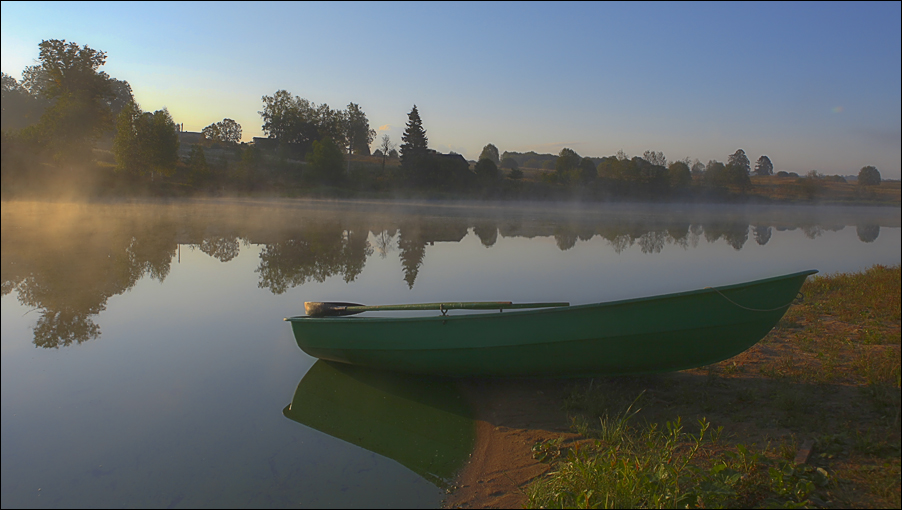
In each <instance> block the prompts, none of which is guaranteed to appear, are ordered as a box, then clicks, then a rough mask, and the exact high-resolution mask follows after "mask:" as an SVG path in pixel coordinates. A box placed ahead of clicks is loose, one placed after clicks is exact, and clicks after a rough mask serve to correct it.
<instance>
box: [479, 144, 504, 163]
mask: <svg viewBox="0 0 902 510" xmlns="http://www.w3.org/2000/svg"><path fill="white" fill-rule="evenodd" d="M479 159H480V160H482V159H490V160H492V163H495V166H498V165H500V164H501V157H500V156H499V155H498V147H495V145H494V144H491V143H490V144H488V145H486V146H485V147H483V148H482V152H481V153H480V154H479Z"/></svg>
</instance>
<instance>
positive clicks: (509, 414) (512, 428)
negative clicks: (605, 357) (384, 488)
mask: <svg viewBox="0 0 902 510" xmlns="http://www.w3.org/2000/svg"><path fill="white" fill-rule="evenodd" d="M460 384H461V390H462V391H463V393H464V395H466V397H467V398H468V400H469V401H470V404H471V406H473V410H474V412H475V414H476V416H477V417H479V419H478V420H477V421H476V445H475V447H474V451H473V455H472V457H471V459H470V461H469V463H468V464H467V465H466V466H465V467H464V469H463V471H462V472H461V474H460V476H459V478H458V481H457V486H456V489H455V490H454V491H453V492H452V493H451V494H450V495H449V496H448V498H447V499H446V500H445V507H446V508H522V507H523V505H524V504H525V502H526V495H525V493H524V492H523V489H524V488H525V486H526V484H527V483H529V481H531V480H532V479H533V478H535V477H537V476H540V475H542V474H543V473H545V471H547V470H548V467H549V466H548V464H544V463H542V462H539V461H538V460H535V459H534V458H533V456H532V447H533V445H535V444H536V443H537V442H539V441H544V440H549V439H555V438H559V437H562V438H564V440H565V443H566V442H567V441H572V440H574V439H575V438H577V437H578V436H577V434H575V433H573V432H571V430H570V426H569V422H568V418H567V414H566V413H565V412H564V411H563V409H562V406H561V403H562V402H563V401H564V399H565V398H566V397H567V395H568V393H569V392H570V390H571V388H572V383H570V382H568V381H567V380H560V379H557V380H555V379H513V380H467V381H462V382H461V383H460Z"/></svg>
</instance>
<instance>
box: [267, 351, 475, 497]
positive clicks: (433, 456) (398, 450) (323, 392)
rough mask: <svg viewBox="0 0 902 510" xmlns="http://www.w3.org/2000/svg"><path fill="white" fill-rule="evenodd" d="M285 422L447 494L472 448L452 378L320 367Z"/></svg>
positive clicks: (467, 416)
mask: <svg viewBox="0 0 902 510" xmlns="http://www.w3.org/2000/svg"><path fill="white" fill-rule="evenodd" d="M282 414H284V415H285V416H286V417H287V418H290V419H292V420H294V421H296V422H298V423H300V424H302V425H306V426H308V427H312V428H314V429H316V430H319V431H320V432H324V433H326V434H329V435H330V436H333V437H336V438H338V439H341V440H343V441H347V442H349V443H351V444H354V445H357V446H360V447H361V448H365V449H367V450H370V451H372V452H375V453H378V454H379V455H382V456H384V457H388V458H390V459H393V460H395V461H397V462H399V463H400V464H402V465H404V466H405V467H407V468H408V469H410V470H412V471H414V472H415V473H417V474H418V475H420V476H422V477H423V478H425V479H426V480H428V481H430V482H431V483H433V484H435V485H436V486H438V487H442V488H447V487H448V486H449V484H450V482H451V481H452V480H453V478H454V477H455V476H456V475H457V472H458V471H459V470H460V469H461V468H462V467H463V465H464V462H466V460H467V458H468V457H469V455H470V453H471V452H472V449H473V444H474V441H475V430H476V429H475V424H474V422H473V420H472V419H471V413H470V410H469V407H468V406H467V404H466V403H465V401H464V399H463V397H462V396H461V394H460V392H459V391H458V390H457V386H456V384H455V382H454V380H453V379H446V378H437V377H429V376H414V375H406V374H399V373H392V372H384V371H379V370H373V369H368V368H362V367H356V366H352V365H345V364H341V363H331V362H328V361H322V360H318V361H317V362H316V363H314V365H313V366H312V367H311V368H310V370H308V371H307V373H306V374H305V375H304V377H303V379H301V382H300V383H298V387H297V390H296V391H295V393H294V398H293V399H292V401H291V404H289V405H288V406H286V407H285V409H283V410H282Z"/></svg>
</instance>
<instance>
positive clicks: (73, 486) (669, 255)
mask: <svg viewBox="0 0 902 510" xmlns="http://www.w3.org/2000/svg"><path fill="white" fill-rule="evenodd" d="M900 223H902V220H900V214H899V209H898V208H876V207H838V208H818V207H736V206H711V207H702V206H697V205H660V204H598V205H595V204H593V205H590V206H585V207H578V206H574V205H553V204H506V205H503V206H486V205H484V204H471V203H414V202H394V203H381V202H365V201H355V202H343V201H314V200H304V201H291V200H278V201H257V200H192V201H146V202H106V203H48V202H3V204H2V265H0V273H2V274H0V277H2V291H3V297H2V346H0V347H2V354H3V356H2V400H3V409H2V416H3V422H2V430H3V440H4V448H3V450H2V474H3V480H4V490H3V494H2V503H3V506H4V507H6V506H86V505H108V506H123V505H129V506H170V505H186V506H199V505H202V504H203V505H212V504H222V505H226V504H228V505H241V506H289V505H291V506H296V505H298V504H301V505H302V506H395V505H398V506H437V505H438V504H439V502H440V500H441V495H442V490H441V489H440V488H439V487H437V486H436V485H435V484H434V483H433V482H435V480H432V481H428V480H426V479H425V478H423V477H422V476H419V475H418V474H417V473H416V472H415V470H412V469H410V468H408V467H405V466H406V465H411V464H409V463H408V464H404V463H403V462H401V461H399V460H398V459H397V458H393V457H392V455H391V454H390V452H388V451H383V453H380V454H377V453H374V452H373V451H370V450H367V449H366V448H365V445H364V446H360V445H355V444H352V443H348V442H346V441H344V440H342V439H339V438H337V437H334V436H333V435H330V434H329V433H328V431H326V432H323V431H322V430H318V429H315V428H312V427H309V426H306V425H304V424H303V423H299V422H298V421H297V420H291V419H286V417H285V416H283V414H282V410H283V408H285V406H286V405H287V404H289V403H290V402H292V401H293V400H295V401H304V399H305V398H307V397H305V396H304V395H295V391H296V390H298V391H301V390H302V389H303V388H314V387H318V385H317V384H314V383H315V381H309V380H308V381H307V382H306V383H304V384H299V381H301V380H302V379H303V377H304V375H305V373H306V372H307V371H308V369H310V367H311V366H312V365H313V363H314V361H315V360H313V359H312V358H309V357H308V356H306V355H305V354H304V353H303V352H301V351H300V350H299V349H298V348H297V346H296V345H295V343H294V339H293V337H292V335H291V331H290V328H289V327H288V326H287V325H286V324H285V323H284V322H282V321H281V319H282V318H283V317H286V316H291V315H299V314H302V313H303V301H352V302H358V303H364V304H390V303H408V302H409V303H416V302H436V301H477V300H505V301H508V300H509V301H514V302H526V301H569V302H571V303H573V304H581V303H590V302H601V301H607V300H613V299H625V298H632V297H642V296H649V295H654V294H659V293H666V292H677V291H684V290H693V289H697V288H701V287H705V286H712V285H722V284H731V283H739V282H743V281H748V280H752V279H756V278H766V277H769V276H775V275H778V274H786V273H790V272H795V271H800V270H805V269H818V270H820V271H821V272H822V273H833V272H838V271H843V272H845V271H858V270H863V269H865V268H867V267H869V266H871V265H873V264H885V265H895V264H899V263H900V245H902V239H900V231H902V228H900V227H902V225H900ZM333 375H334V374H333ZM333 375H330V377H333ZM335 377H337V376H335ZM348 387H349V388H353V386H352V385H351V386H348ZM349 391H351V390H349ZM310 398H312V397H310ZM38 488H40V489H41V491H40V492H38V491H37V489H38Z"/></svg>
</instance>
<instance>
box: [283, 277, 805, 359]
mask: <svg viewBox="0 0 902 510" xmlns="http://www.w3.org/2000/svg"><path fill="white" fill-rule="evenodd" d="M815 273H817V271H814V270H809V271H802V272H798V273H793V274H788V275H785V276H777V277H773V278H767V279H764V280H757V281H753V282H748V283H742V284H736V285H728V286H723V287H713V288H711V287H709V288H704V289H700V290H695V291H689V292H680V293H675V294H667V295H662V296H655V297H647V298H639V299H627V300H621V301H612V302H608V303H599V304H589V305H578V306H567V307H560V306H557V305H560V303H548V304H547V305H551V306H557V307H555V308H546V309H539V310H521V311H510V312H503V313H491V314H486V313H483V314H469V315H444V313H443V314H442V315H435V316H430V317H399V318H392V317H344V316H339V317H309V316H298V317H289V318H286V319H285V320H286V321H289V322H291V327H292V330H293V331H294V336H295V339H296V340H297V343H298V347H300V348H301V350H303V351H304V352H306V353H307V354H309V355H311V356H313V357H316V358H319V359H324V360H329V361H336V362H340V363H349V364H352V365H361V366H367V367H372V368H377V369H383V370H393V371H400V372H409V373H421V374H436V375H451V376H501V377H504V376H573V377H577V376H592V375H618V374H647V373H655V372H669V371H676V370H685V369H689V368H694V367H699V366H703V365H708V364H711V363H716V362H718V361H722V360H725V359H727V358H730V357H733V356H735V355H737V354H739V353H741V352H743V351H745V350H746V349H748V348H749V347H751V346H752V345H754V344H755V343H756V342H758V341H759V340H761V339H762V338H764V336H765V335H766V334H767V333H768V332H769V331H770V330H771V329H772V328H773V327H774V326H775V325H776V324H777V321H779V320H780V318H781V317H783V314H784V313H786V310H787V309H788V308H789V306H790V305H791V304H792V302H793V300H794V299H795V298H796V296H797V295H798V292H799V289H800V288H801V287H802V284H803V283H804V282H805V279H806V278H807V277H808V276H809V275H812V274H815ZM342 304H344V303H342ZM508 305H509V304H508ZM520 306H522V305H520ZM503 307H504V306H503V304H501V305H498V306H496V308H503ZM510 307H513V308H517V307H518V305H511V306H510ZM361 308H365V309H377V308H378V307H361ZM444 308H445V309H447V308H448V307H447V306H445V307H444ZM391 309H399V308H398V307H392V308H391ZM361 311H362V310H361ZM350 313H357V312H350Z"/></svg>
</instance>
